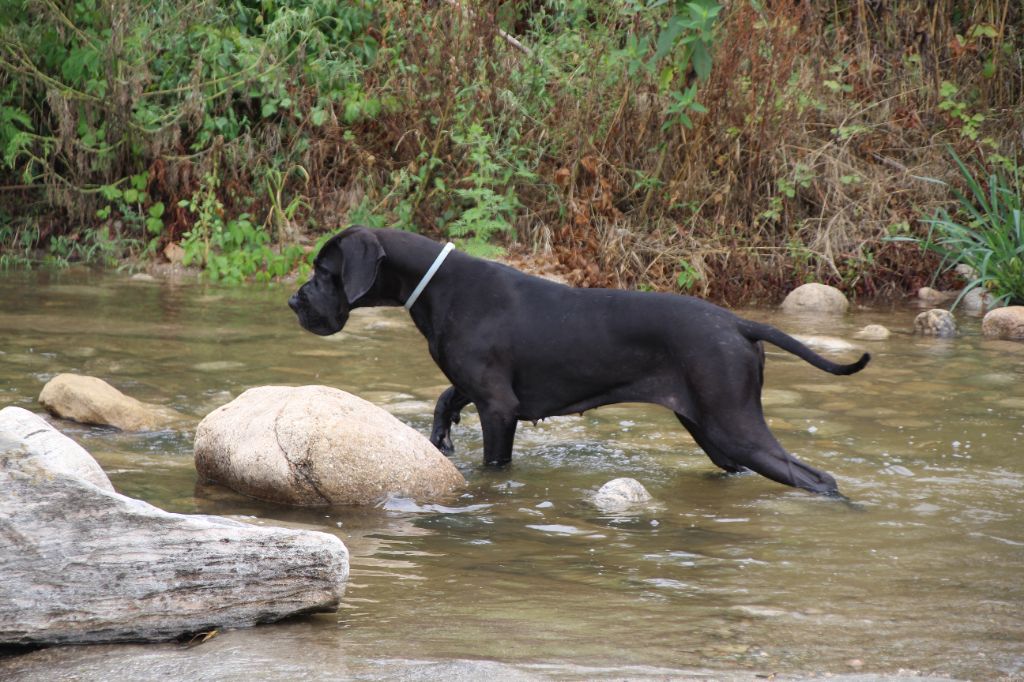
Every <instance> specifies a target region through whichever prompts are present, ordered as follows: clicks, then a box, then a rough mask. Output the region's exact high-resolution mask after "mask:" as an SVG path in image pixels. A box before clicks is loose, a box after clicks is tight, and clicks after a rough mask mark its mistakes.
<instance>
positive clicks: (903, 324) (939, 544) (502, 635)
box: [0, 271, 1024, 679]
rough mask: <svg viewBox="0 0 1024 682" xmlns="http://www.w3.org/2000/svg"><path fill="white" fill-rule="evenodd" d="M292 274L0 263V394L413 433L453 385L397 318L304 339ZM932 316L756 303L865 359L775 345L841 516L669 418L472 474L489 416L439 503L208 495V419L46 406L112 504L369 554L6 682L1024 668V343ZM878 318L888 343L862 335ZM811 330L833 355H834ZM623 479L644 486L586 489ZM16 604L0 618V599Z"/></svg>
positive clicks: (543, 441)
mask: <svg viewBox="0 0 1024 682" xmlns="http://www.w3.org/2000/svg"><path fill="white" fill-rule="evenodd" d="M291 290H292V287H290V286H288V287H286V286H272V287H263V286H251V287H240V288H219V287H214V286H209V285H201V284H197V283H194V282H191V281H187V282H178V283H174V282H153V281H137V280H132V279H129V278H127V277H126V276H120V275H109V274H108V275H103V274H97V273H90V272H84V271H67V272H59V273H53V272H33V273H4V274H2V275H0V407H3V406H6V405H20V406H22V407H25V408H28V409H31V410H36V411H39V410H40V408H39V406H38V404H37V402H36V398H37V396H38V395H39V391H40V389H41V388H42V386H43V384H44V383H45V382H46V381H47V380H48V379H49V378H51V377H52V376H53V375H54V374H56V373H59V372H78V373H83V374H90V375H94V376H99V377H101V378H103V379H106V380H107V381H109V382H110V383H112V384H114V385H115V386H117V387H118V388H120V389H121V390H123V391H125V392H126V393H128V394H129V395H132V396H133V397H136V398H139V399H141V400H145V401H148V402H154V403H161V404H166V405H169V406H170V407H173V408H174V409H176V410H178V411H180V412H182V413H184V414H186V415H189V416H190V417H192V418H194V421H195V422H196V423H198V421H199V419H201V418H202V417H203V416H204V415H205V414H207V413H208V412H209V411H211V410H213V409H214V408H216V407H217V406H219V405H221V404H223V403H225V402H227V401H228V400H230V399H231V398H232V397H234V396H236V395H238V394H239V393H241V392H242V391H243V390H245V389H246V388H249V387H252V386H258V385H266V384H289V385H303V384H325V385H329V386H334V387H338V388H342V389H345V390H347V391H350V392H352V393H355V394H358V395H360V396H362V397H364V398H366V399H368V400H371V401H373V402H375V403H377V404H379V405H381V406H383V407H385V408H387V409H389V410H391V411H392V412H393V413H394V414H396V415H397V416H398V417H399V418H401V419H402V420H404V421H406V422H407V423H409V424H410V425H412V426H413V427H414V428H416V429H418V430H419V431H420V432H422V433H424V434H426V433H427V432H428V430H429V426H430V418H431V413H432V408H433V401H434V400H435V399H436V397H437V395H438V394H439V393H440V392H441V390H443V388H444V387H445V381H444V377H443V376H442V375H441V373H440V372H439V371H438V370H437V369H436V368H435V367H434V365H433V363H432V362H431V360H430V358H429V356H428V354H427V351H426V343H425V342H424V340H423V339H422V338H421V337H420V336H419V334H418V332H417V331H416V330H415V328H414V327H413V326H412V324H411V322H410V321H409V320H408V317H407V315H406V314H405V313H404V311H402V310H400V309H390V310H371V311H358V312H356V313H355V314H354V315H353V317H352V319H351V320H350V322H349V326H348V327H347V328H346V330H345V332H343V333H342V334H338V335H335V336H333V337H328V338H320V337H316V336H314V335H312V334H309V333H307V332H304V331H303V330H302V329H300V328H299V326H298V325H297V323H296V321H295V319H294V316H293V315H292V313H291V311H290V310H289V309H288V308H287V306H286V304H285V301H286V299H287V297H288V295H289V294H290V293H291ZM917 312H918V311H917V310H916V309H913V308H910V307H905V308H897V309H884V310H876V311H863V310H862V311H857V312H855V313H851V314H849V315H847V316H846V317H844V318H841V319H838V320H835V319H820V318H819V319H815V318H799V317H788V316H785V315H782V314H781V313H778V312H775V311H766V310H755V311H745V313H744V314H745V315H747V316H748V317H752V318H755V319H759V320H763V321H767V322H771V323H773V324H776V325H777V326H779V327H781V328H783V329H784V330H786V331H788V332H790V333H792V334H797V335H803V336H823V335H825V336H828V337H831V338H833V339H843V340H846V341H847V342H848V343H850V344H852V345H853V346H855V347H856V348H855V349H847V350H846V351H840V352H829V351H828V350H823V351H822V352H823V353H825V354H827V355H831V356H833V357H836V358H837V359H840V360H843V361H849V360H851V359H853V358H855V357H856V354H857V352H859V351H861V350H869V351H870V352H871V353H872V354H873V356H874V360H873V361H872V363H871V364H870V365H869V366H868V368H867V369H866V370H864V371H863V372H861V373H860V374H858V375H855V376H852V377H833V376H831V375H828V374H825V373H823V372H820V371H818V370H816V369H814V368H812V367H811V366H809V365H807V364H806V363H804V362H802V361H800V360H797V359H796V358H794V357H792V356H790V355H788V354H786V353H784V352H782V351H778V350H776V349H774V348H773V347H768V366H767V371H766V390H765V401H764V402H765V410H766V413H767V415H768V417H769V420H770V424H771V426H772V428H773V430H774V431H775V433H776V435H777V436H778V437H779V439H780V441H781V442H782V443H783V444H784V445H785V446H786V447H787V448H788V449H790V450H791V451H792V452H794V453H796V454H797V455H798V456H800V457H801V458H803V459H806V460H807V461H808V462H810V463H811V464H813V465H814V466H817V467H819V468H821V469H824V470H826V471H828V472H830V473H831V474H833V475H834V476H835V477H836V479H837V480H838V481H839V484H840V488H841V489H842V491H843V492H844V493H845V494H846V495H847V496H848V497H849V498H850V500H851V503H849V504H847V503H842V502H837V501H833V500H827V499H821V498H818V497H815V496H813V495H810V494H807V493H804V492H801V491H796V490H792V489H789V488H786V487H784V486H780V485H778V484H775V483H772V482H771V481H768V480H766V479H764V478H761V477H758V476H752V475H751V476H732V477H726V476H722V475H720V474H719V473H718V471H717V469H715V467H714V466H713V465H712V464H711V463H710V461H709V460H708V459H707V457H705V456H704V455H703V454H702V453H701V452H700V450H699V448H698V447H697V446H696V445H695V444H694V442H693V441H692V440H691V439H690V438H689V437H688V436H687V435H686V434H685V432H684V431H683V430H682V429H681V428H680V427H679V424H678V422H677V421H676V420H675V418H674V417H673V415H672V414H671V413H669V412H667V411H665V410H662V409H660V408H656V407H651V406H640V405H626V406H614V407H607V408H601V409H599V410H596V411H593V412H589V413H587V414H586V415H584V416H582V417H564V418H556V419H552V420H547V421H545V422H541V423H540V424H538V425H536V426H533V425H529V424H524V425H523V426H521V427H520V429H519V433H518V437H517V440H516V451H515V455H514V459H513V465H512V467H511V468H509V469H506V470H499V471H494V470H487V469H484V468H482V467H481V466H480V463H481V459H482V456H481V452H482V450H481V447H482V444H481V438H480V433H479V424H478V422H477V421H476V419H475V414H474V413H473V410H472V408H470V409H467V411H466V413H465V415H464V416H465V418H464V419H463V423H462V424H461V425H460V426H456V427H455V429H454V432H453V435H454V441H455V445H456V449H457V451H456V454H455V456H454V462H455V463H456V464H457V466H458V467H459V469H460V470H461V471H462V472H463V473H464V474H465V476H466V478H467V479H468V481H469V487H468V488H467V490H466V491H465V492H464V493H463V494H461V495H459V496H456V497H454V498H453V499H452V500H450V501H448V502H447V503H446V504H445V505H443V506H442V505H434V506H417V505H416V504H414V503H412V502H410V501H404V500H392V501H390V502H388V503H387V504H385V505H383V506H382V507H380V508H376V509H363V510H356V509H346V508H332V509H321V510H293V509H286V508H281V507H275V506H271V505H266V504H262V503H259V502H256V501H253V500H249V499H246V498H244V497H241V496H238V495H236V494H234V493H231V492H230V491H226V490H224V489H220V488H218V487H211V486H202V485H198V484H197V481H196V475H195V470H194V468H193V463H192V438H193V435H194V424H191V426H187V427H186V428H184V429H183V430H173V431H162V432H156V433H143V434H127V433H120V432H117V431H115V430H112V429H107V428H97V427H87V426H82V425H78V424H74V423H70V422H62V421H59V422H56V423H57V425H58V427H59V428H61V429H62V430H63V431H64V432H65V433H67V434H68V435H70V436H71V437H73V438H75V439H76V440H78V441H79V442H80V443H81V444H82V445H83V446H84V447H85V448H86V449H88V450H89V451H90V452H91V453H92V454H93V456H94V457H96V459H97V460H98V461H99V462H100V463H101V464H102V465H103V467H104V469H105V470H106V471H107V473H108V474H109V476H110V478H111V480H112V481H113V483H114V486H115V487H116V488H117V489H118V491H119V492H122V493H124V494H126V495H130V496H133V497H138V498H141V499H144V500H146V501H148V502H151V503H153V504H155V505H157V506H160V507H162V508H164V509H167V510H169V511H174V512H183V513H204V514H222V515H233V516H239V517H244V518H246V519H247V520H250V521H253V522H257V523H274V524H287V525H293V526H298V527H307V528H314V529H317V530H322V531H326V532H330V533H334V534H336V535H338V536H339V537H341V538H342V540H344V542H345V543H346V544H347V545H348V547H349V549H350V551H351V552H352V576H351V581H350V583H349V586H348V591H347V594H346V597H345V600H344V603H343V606H342V608H341V610H340V611H339V613H338V614H332V615H320V616H314V617H306V618H300V619H295V620H292V621H289V622H286V623H281V624H275V625H268V626H261V627H258V628H254V629H251V630H244V631H236V632H227V633H221V634H220V635H219V636H217V637H214V638H213V639H211V640H210V641H209V642H207V643H205V644H202V645H201V646H197V647H193V648H184V647H182V646H181V645H176V644H167V645H131V646H125V645H119V646H109V647H106V646H100V647H65V648H60V649H50V650H45V651H40V652H35V653H31V654H27V655H22V656H16V657H8V658H6V659H2V660H0V677H13V678H21V679H59V678H66V679H102V678H104V677H105V676H108V675H110V674H114V672H117V674H118V675H119V676H125V675H127V676H128V677H137V678H150V677H151V678H157V677H159V678H161V679H163V678H167V677H181V678H182V679H184V678H193V679H253V678H254V677H255V678H260V679H297V678H300V677H302V678H307V679H345V678H348V679H481V678H484V677H487V678H491V679H513V678H515V679H534V678H548V677H551V678H557V679H596V678H616V679H620V678H659V679H660V678H676V677H687V676H697V677H701V678H716V677H722V678H728V679H733V678H735V679H752V678H754V677H755V676H757V675H761V676H768V675H771V674H773V673H775V674H781V675H783V676H798V675H804V674H825V673H829V674H836V675H842V676H852V677H853V678H857V679H859V678H864V677H870V676H872V675H875V676H891V675H897V674H911V673H918V672H919V673H921V674H925V675H933V676H939V677H941V676H954V677H958V678H967V679H993V678H1000V677H1005V678H1017V679H1020V678H1021V676H1024V523H1022V522H1024V344H1021V343H1012V342H1004V341H990V340H985V339H983V338H982V337H981V336H980V324H979V322H978V320H977V319H972V318H967V317H961V318H960V319H959V322H960V324H961V328H962V335H961V336H960V337H959V338H956V339H954V340H936V339H925V338H920V337H914V336H912V335H910V334H908V333H901V332H903V331H904V330H909V329H911V328H912V326H913V318H914V315H915V314H916V313H917ZM870 323H880V324H884V325H886V326H888V327H890V328H891V329H893V330H894V331H895V332H897V333H895V334H894V335H893V336H892V337H891V338H890V339H889V340H887V341H881V342H869V341H857V340H856V339H855V338H854V337H853V334H854V332H855V331H856V330H857V329H859V328H860V327H862V326H864V325H866V324H870ZM818 343H819V345H820V344H821V343H826V345H827V344H828V343H832V344H833V345H835V342H834V341H832V342H828V341H827V340H825V341H821V340H819V341H818ZM618 476H632V477H634V478H636V479H638V480H640V481H641V482H642V483H643V484H644V485H645V486H646V487H647V488H648V490H650V492H651V494H652V495H653V497H654V498H655V502H654V503H653V504H651V505H649V506H646V507H643V508H640V509H634V510H631V511H629V512H627V513H604V512H601V511H600V510H598V509H597V508H595V507H594V506H592V505H591V504H590V503H589V502H588V495H589V494H590V493H592V492H593V491H594V490H596V489H597V488H598V487H599V486H600V485H601V484H602V483H604V482H605V481H607V480H609V479H611V478H615V477H618ZM0 608H2V607H0Z"/></svg>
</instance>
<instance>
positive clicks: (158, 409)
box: [39, 374, 184, 431]
mask: <svg viewBox="0 0 1024 682" xmlns="http://www.w3.org/2000/svg"><path fill="white" fill-rule="evenodd" d="M39 403H40V404H41V405H42V406H43V407H45V408H46V409H47V410H48V411H49V412H50V413H51V414H53V415H56V416H58V417H62V418H64V419H72V420H74V421H76V422H81V423H83V424H99V425H102V426H115V427H117V428H119V429H121V430H122V431H153V430H157V429H163V428H167V427H169V426H171V425H172V424H174V423H175V422H178V421H181V420H182V419H183V418H184V417H183V416H182V415H180V414H179V413H177V412H175V411H174V410H172V409H170V408H168V407H164V406H162V405H151V404H149V403H144V402H142V401H140V400H136V399H135V398H132V397H129V396H126V395H125V394H124V393H121V391H119V390H117V389H116V388H114V387H113V386H111V385H110V384H108V383H107V382H105V381H103V380H102V379H97V378H96V377H90V376H83V375H81V374H58V375H57V376H55V377H53V378H52V379H50V381H48V382H47V383H46V385H45V386H43V390H42V392H41V393H40V394H39Z"/></svg>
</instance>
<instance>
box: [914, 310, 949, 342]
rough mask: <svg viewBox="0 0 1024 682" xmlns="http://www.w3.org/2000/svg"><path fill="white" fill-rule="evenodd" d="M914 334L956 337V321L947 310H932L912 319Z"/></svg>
mask: <svg viewBox="0 0 1024 682" xmlns="http://www.w3.org/2000/svg"><path fill="white" fill-rule="evenodd" d="M914 332H915V333H917V334H922V335H924V336H939V337H943V338H948V337H951V336H956V320H954V319H953V315H952V314H951V313H950V312H949V311H948V310H943V309H942V308H932V309H931V310H926V311H925V312H923V313H921V314H920V315H918V316H917V317H915V318H914Z"/></svg>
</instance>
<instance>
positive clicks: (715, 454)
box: [675, 412, 750, 474]
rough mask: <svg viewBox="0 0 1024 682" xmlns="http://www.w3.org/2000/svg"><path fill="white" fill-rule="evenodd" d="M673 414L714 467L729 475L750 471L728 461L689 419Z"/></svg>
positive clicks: (727, 457)
mask: <svg viewBox="0 0 1024 682" xmlns="http://www.w3.org/2000/svg"><path fill="white" fill-rule="evenodd" d="M675 414H676V419H678V420H679V423H681V424H682V425H683V426H685V427H686V430H687V431H689V432H690V435H691V436H693V440H695V441H696V442H697V445H699V446H700V448H701V450H703V451H704V452H705V454H707V456H708V457H709V458H710V459H711V461H712V462H713V463H714V464H715V466H717V467H718V468H720V469H724V470H725V471H728V472H729V473H730V474H738V473H742V472H745V471H750V469H748V468H747V467H745V466H743V465H742V464H737V463H736V462H734V461H732V460H731V459H729V456H728V455H726V454H725V453H724V452H723V451H721V450H720V449H718V447H717V446H716V445H715V444H714V443H713V442H712V441H711V440H710V439H708V437H707V435H706V434H705V433H704V430H703V429H701V427H700V426H699V425H698V424H697V423H695V422H694V421H692V420H690V419H687V418H686V417H685V416H684V415H682V414H679V413H678V412H676V413H675Z"/></svg>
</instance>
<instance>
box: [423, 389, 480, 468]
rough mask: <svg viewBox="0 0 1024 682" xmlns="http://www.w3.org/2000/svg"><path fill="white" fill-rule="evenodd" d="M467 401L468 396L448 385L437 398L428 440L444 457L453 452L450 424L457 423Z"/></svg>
mask: <svg viewBox="0 0 1024 682" xmlns="http://www.w3.org/2000/svg"><path fill="white" fill-rule="evenodd" d="M469 403H470V400H469V398H467V397H466V396H465V394H463V393H462V392H460V391H459V389H457V388H455V387H454V386H449V387H448V388H447V389H446V390H445V391H444V393H442V394H441V396H440V397H439V398H438V399H437V406H436V407H435V408H434V425H433V427H432V428H431V430H430V442H431V443H433V445H434V447H435V448H437V449H438V450H440V451H441V453H442V454H443V455H444V456H445V457H451V456H452V453H454V452H455V446H454V445H452V424H458V423H459V419H460V417H459V413H460V412H461V411H462V408H464V407H465V406H466V405H468V404H469Z"/></svg>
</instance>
